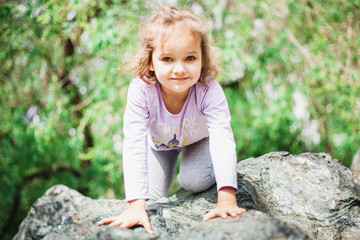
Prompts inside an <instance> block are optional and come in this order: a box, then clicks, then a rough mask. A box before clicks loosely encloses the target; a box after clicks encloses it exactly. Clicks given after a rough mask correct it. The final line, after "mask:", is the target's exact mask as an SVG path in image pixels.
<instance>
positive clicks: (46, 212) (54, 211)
mask: <svg viewBox="0 0 360 240" xmlns="http://www.w3.org/2000/svg"><path fill="white" fill-rule="evenodd" d="M89 201H91V198H88V197H85V196H84V195H82V194H80V193H79V192H77V191H75V190H73V189H70V188H68V187H66V186H64V185H55V186H53V187H52V188H50V189H48V190H47V191H46V192H45V194H44V196H42V197H41V198H39V199H38V200H36V202H35V203H34V204H33V205H32V206H31V208H30V211H29V213H28V215H27V217H26V218H25V219H24V220H23V221H22V223H21V224H20V227H19V231H18V232H17V234H16V235H15V237H14V239H41V238H43V237H44V236H46V235H47V234H49V233H50V232H52V231H53V230H54V229H55V228H57V227H58V226H59V225H60V224H61V223H62V222H63V221H64V220H65V219H67V218H68V217H70V216H72V215H74V214H75V213H76V212H77V210H78V209H79V208H80V206H82V205H83V204H84V203H86V202H89Z"/></svg>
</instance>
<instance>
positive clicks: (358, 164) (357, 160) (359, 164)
mask: <svg viewBox="0 0 360 240" xmlns="http://www.w3.org/2000/svg"><path fill="white" fill-rule="evenodd" d="M350 170H351V171H352V172H353V173H354V175H355V176H356V177H357V178H359V179H360V150H359V151H358V152H357V153H356V154H355V156H354V158H353V160H352V162H351V167H350Z"/></svg>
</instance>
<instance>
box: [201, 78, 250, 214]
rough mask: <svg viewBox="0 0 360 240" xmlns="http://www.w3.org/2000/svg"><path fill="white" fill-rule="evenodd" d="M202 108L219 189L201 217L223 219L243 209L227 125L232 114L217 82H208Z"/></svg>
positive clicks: (234, 147)
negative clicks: (239, 202) (209, 206)
mask: <svg viewBox="0 0 360 240" xmlns="http://www.w3.org/2000/svg"><path fill="white" fill-rule="evenodd" d="M202 111H203V113H204V114H205V116H206V119H207V126H208V130H209V141H210V154H211V158H212V162H213V166H214V172H215V177H216V183H217V189H218V203H217V206H216V207H215V209H213V210H211V211H210V212H209V213H207V214H206V215H205V216H204V220H209V219H211V218H215V217H222V218H226V217H227V216H228V215H230V216H232V217H236V216H238V215H240V214H242V213H244V212H246V210H245V209H243V208H239V207H238V206H237V202H236V194H235V192H236V189H237V171H236V163H237V160H236V144H235V141H234V136H233V132H232V129H231V125H230V121H231V116H230V111H229V107H228V104H227V100H226V97H225V94H224V92H223V90H222V88H221V86H220V84H219V83H217V82H216V81H212V82H211V83H210V84H209V88H208V89H207V92H206V94H205V96H204V99H203V104H202Z"/></svg>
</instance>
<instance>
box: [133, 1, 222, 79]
mask: <svg viewBox="0 0 360 240" xmlns="http://www.w3.org/2000/svg"><path fill="white" fill-rule="evenodd" d="M181 30H186V31H189V32H190V33H191V34H192V35H193V36H195V37H198V38H199V39H200V40H201V45H200V46H201V54H202V61H203V62H202V64H203V67H202V69H201V77H200V79H199V82H201V83H202V84H204V85H205V86H207V84H206V81H207V80H208V79H211V80H213V79H215V78H216V76H217V75H218V73H219V67H218V65H217V62H216V60H215V59H216V58H215V57H214V49H215V48H214V47H213V46H212V45H211V38H210V35H209V33H208V28H207V27H206V25H205V24H204V23H203V21H201V20H200V19H199V18H197V17H195V16H194V15H192V14H191V13H189V12H187V11H181V10H179V9H177V8H174V7H161V8H160V9H158V10H157V11H156V12H155V13H154V14H153V15H152V16H151V17H150V18H149V19H148V20H147V21H146V22H145V24H144V26H143V30H142V32H141V46H140V50H139V52H138V54H137V55H136V56H135V57H134V59H133V61H132V62H129V64H130V66H129V68H128V70H129V71H133V72H135V73H136V74H137V76H139V77H140V78H141V79H142V80H143V81H145V82H146V83H148V84H154V83H156V76H155V72H153V71H151V70H150V66H151V63H152V54H153V51H154V49H155V45H156V44H158V43H159V40H160V43H162V44H163V43H164V42H165V41H166V36H167V34H171V33H173V32H174V31H181Z"/></svg>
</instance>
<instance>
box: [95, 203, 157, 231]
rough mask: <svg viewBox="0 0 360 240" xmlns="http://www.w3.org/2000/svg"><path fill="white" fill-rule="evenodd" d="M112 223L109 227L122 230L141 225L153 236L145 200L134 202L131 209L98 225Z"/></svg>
mask: <svg viewBox="0 0 360 240" xmlns="http://www.w3.org/2000/svg"><path fill="white" fill-rule="evenodd" d="M106 223H110V224H109V226H119V227H121V228H130V227H132V226H135V225H141V226H143V227H144V228H145V231H146V232H148V233H151V234H153V233H154V232H153V230H152V228H151V225H150V221H149V217H148V215H147V213H146V211H145V200H142V199H139V200H133V201H131V202H130V205H129V208H128V209H126V210H125V211H124V212H123V213H121V214H120V215H119V216H116V217H109V218H105V219H103V220H101V221H99V222H98V223H97V224H98V225H99V226H100V225H103V224H106Z"/></svg>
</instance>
